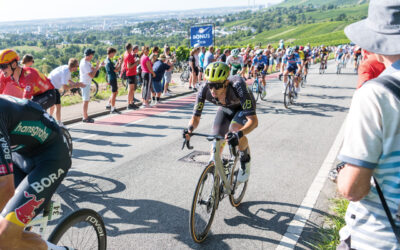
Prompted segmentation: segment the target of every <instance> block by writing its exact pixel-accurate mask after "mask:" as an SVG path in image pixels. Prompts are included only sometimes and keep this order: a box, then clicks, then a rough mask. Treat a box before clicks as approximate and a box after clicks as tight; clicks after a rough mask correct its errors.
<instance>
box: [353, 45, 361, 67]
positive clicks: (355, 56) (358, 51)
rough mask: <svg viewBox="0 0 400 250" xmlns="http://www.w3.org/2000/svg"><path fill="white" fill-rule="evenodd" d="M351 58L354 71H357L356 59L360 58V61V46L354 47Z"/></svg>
mask: <svg viewBox="0 0 400 250" xmlns="http://www.w3.org/2000/svg"><path fill="white" fill-rule="evenodd" d="M353 57H354V71H357V69H358V65H357V62H358V58H359V57H360V59H361V47H360V46H355V47H354V52H353Z"/></svg>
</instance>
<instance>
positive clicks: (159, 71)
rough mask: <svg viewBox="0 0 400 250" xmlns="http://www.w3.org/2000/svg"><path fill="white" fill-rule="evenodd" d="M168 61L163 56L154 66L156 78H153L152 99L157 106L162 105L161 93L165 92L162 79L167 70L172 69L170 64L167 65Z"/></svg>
mask: <svg viewBox="0 0 400 250" xmlns="http://www.w3.org/2000/svg"><path fill="white" fill-rule="evenodd" d="M166 60H167V57H166V56H165V55H164V54H162V55H161V56H160V60H157V61H156V62H155V63H154V64H153V71H154V73H155V75H156V76H155V77H153V80H152V84H153V92H152V96H153V97H152V98H153V103H154V104H157V103H160V97H161V93H162V92H163V87H162V83H161V81H162V79H163V76H164V74H165V72H166V71H167V70H169V69H170V68H171V65H170V64H167V63H165V62H166Z"/></svg>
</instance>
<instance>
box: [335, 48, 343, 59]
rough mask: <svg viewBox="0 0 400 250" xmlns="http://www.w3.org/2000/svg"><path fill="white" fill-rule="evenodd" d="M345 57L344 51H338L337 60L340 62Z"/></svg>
mask: <svg viewBox="0 0 400 250" xmlns="http://www.w3.org/2000/svg"><path fill="white" fill-rule="evenodd" d="M343 55H344V51H343V50H342V51H336V60H340V59H341V58H342V57H343Z"/></svg>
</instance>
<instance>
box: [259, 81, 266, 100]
mask: <svg viewBox="0 0 400 250" xmlns="http://www.w3.org/2000/svg"><path fill="white" fill-rule="evenodd" d="M267 89H268V82H266V83H265V87H263V86H262V85H261V84H259V94H260V98H261V100H263V101H266V100H267ZM264 90H265V92H264Z"/></svg>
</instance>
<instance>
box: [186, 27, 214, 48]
mask: <svg viewBox="0 0 400 250" xmlns="http://www.w3.org/2000/svg"><path fill="white" fill-rule="evenodd" d="M213 38H214V37H213V26H212V25H209V26H196V27H191V28H190V47H194V46H195V45H199V46H204V47H208V46H211V45H213V43H214V39H213Z"/></svg>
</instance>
